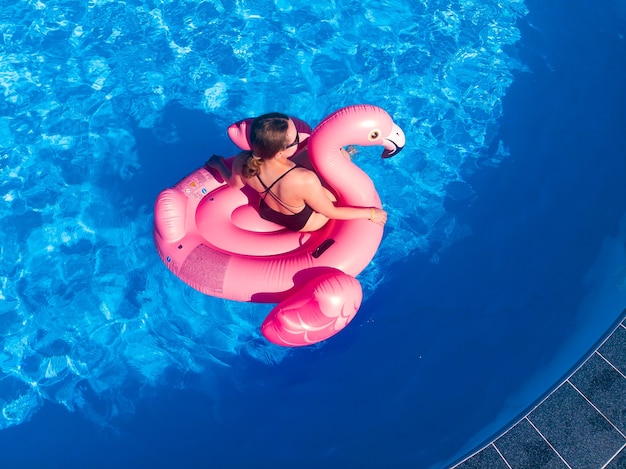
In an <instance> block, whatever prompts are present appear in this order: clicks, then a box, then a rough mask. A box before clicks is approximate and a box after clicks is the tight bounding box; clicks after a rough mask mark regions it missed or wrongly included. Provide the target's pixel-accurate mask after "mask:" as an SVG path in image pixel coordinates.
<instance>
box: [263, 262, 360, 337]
mask: <svg viewBox="0 0 626 469" xmlns="http://www.w3.org/2000/svg"><path fill="white" fill-rule="evenodd" d="M362 299H363V291H362V289H361V284H360V283H359V281H358V280H357V279H355V278H354V277H352V276H351V275H348V274H345V273H343V272H341V271H339V270H337V271H334V272H330V273H326V274H324V275H320V276H319V277H315V278H313V279H312V280H310V281H309V282H308V283H306V284H305V285H304V286H303V287H302V288H300V289H299V290H298V291H297V292H296V293H295V294H294V295H292V296H290V297H289V298H287V299H285V300H283V301H282V302H281V303H279V304H278V305H277V306H276V307H275V308H274V309H273V310H272V311H271V312H270V314H269V315H268V316H267V318H265V321H263V325H262V326H261V332H262V333H263V335H264V336H265V337H266V338H267V340H269V341H270V342H273V343H275V344H277V345H283V346H287V347H298V346H304V345H311V344H314V343H317V342H320V341H322V340H326V339H328V338H329V337H332V336H333V335H335V334H337V333H338V332H339V331H341V330H342V329H343V328H344V327H346V326H347V325H348V323H350V321H351V320H352V318H354V316H356V313H357V311H358V310H359V307H360V306H361V301H362Z"/></svg>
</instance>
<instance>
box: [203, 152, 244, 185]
mask: <svg viewBox="0 0 626 469" xmlns="http://www.w3.org/2000/svg"><path fill="white" fill-rule="evenodd" d="M241 158H242V153H239V154H238V155H237V156H235V159H234V160H233V166H232V169H231V168H229V167H228V165H227V164H226V162H225V161H224V157H223V156H219V155H213V156H211V158H209V161H207V162H206V163H205V165H206V166H208V167H210V168H213V169H215V170H216V171H217V172H218V173H220V176H222V178H224V182H226V184H228V185H229V186H231V187H234V188H235V189H241V188H242V187H243V186H244V185H245V182H244V180H243V178H242V177H241V164H242V162H241Z"/></svg>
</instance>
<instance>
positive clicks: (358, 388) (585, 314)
mask: <svg viewBox="0 0 626 469" xmlns="http://www.w3.org/2000/svg"><path fill="white" fill-rule="evenodd" d="M1 11H2V13H0V15H2V33H3V34H2V38H3V41H4V42H3V43H2V44H3V48H4V50H3V54H2V62H1V69H0V80H1V81H0V83H2V85H3V87H2V89H3V92H4V100H3V101H2V103H1V104H0V109H2V113H1V114H0V116H2V117H1V118H0V146H1V147H2V163H1V170H2V189H3V190H2V196H3V202H4V203H3V205H2V207H3V208H2V218H3V220H4V223H3V228H2V239H3V241H2V247H1V249H2V251H1V253H2V267H3V268H2V274H1V275H2V278H1V279H0V282H1V283H0V293H1V299H2V302H1V303H0V305H1V306H0V308H1V310H0V311H1V316H0V318H1V319H0V321H1V323H0V331H1V332H0V333H1V334H2V335H1V336H0V337H1V338H2V339H1V340H2V344H3V348H2V360H1V363H2V368H1V370H0V372H1V373H0V405H1V406H2V410H3V412H2V416H1V418H0V427H2V428H4V430H2V432H0V441H1V443H0V444H1V445H2V447H3V450H4V451H3V452H2V454H3V457H2V458H0V460H4V461H5V462H7V463H9V462H10V463H13V464H14V465H17V466H19V465H22V466H23V467H28V466H32V465H33V464H41V463H42V461H45V462H46V463H50V462H51V461H54V462H55V463H58V466H59V467H61V466H63V465H69V466H72V465H74V466H78V465H93V464H92V463H94V462H96V461H97V462H99V463H100V464H101V465H103V466H113V465H118V466H126V467H132V466H133V465H134V464H136V463H137V462H138V461H143V462H144V463H145V464H147V465H151V466H155V467H158V466H168V465H169V466H171V465H172V463H176V464H180V465H187V466H189V465H195V466H199V465H203V464H206V463H207V461H210V462H212V463H213V464H216V465H218V466H222V467H229V466H237V465H241V464H248V465H250V464H252V463H258V464H259V465H270V464H277V465H281V464H283V465H284V464H287V463H290V462H291V463H293V462H294V461H297V462H299V463H300V464H302V465H303V466H306V465H310V466H315V465H319V464H333V463H334V464H336V465H341V464H345V463H346V462H351V463H352V464H354V465H361V466H367V465H370V466H371V465H381V464H386V465H387V467H389V465H393V464H396V465H401V464H405V463H412V464H414V465H417V466H419V467H440V466H442V465H445V464H446V463H450V462H453V461H454V460H455V459H457V458H458V457H460V456H462V454H464V453H466V452H469V451H470V450H471V449H472V448H473V447H474V446H477V445H479V444H480V443H481V442H482V441H483V440H485V439H486V438H488V437H489V436H490V435H491V434H492V433H494V432H497V431H498V430H499V429H500V428H501V427H502V426H504V425H506V424H507V423H508V422H509V421H510V420H511V419H513V418H514V417H516V416H517V415H518V414H520V413H522V412H523V411H524V410H525V409H526V408H527V407H528V406H529V405H530V404H531V403H532V402H534V401H535V400H536V399H537V398H538V397H540V396H541V395H542V394H544V393H545V392H546V391H547V390H548V389H549V388H550V387H551V386H552V385H553V384H554V383H555V382H556V381H557V380H558V379H559V378H560V377H561V376H563V375H565V374H566V372H567V371H568V370H569V369H570V368H571V367H572V366H573V365H574V364H575V363H576V362H577V361H578V360H579V358H581V357H582V356H583V354H584V353H585V352H586V351H587V350H588V349H589V348H591V347H592V346H593V344H594V343H595V342H596V341H597V340H598V339H599V338H600V337H601V336H602V335H603V334H604V332H605V331H607V330H608V327H609V326H610V325H611V324H612V323H613V321H614V320H615V319H616V318H617V317H618V316H619V314H620V312H621V311H622V310H623V309H624V306H625V305H626V301H625V298H624V297H625V295H626V293H625V292H624V288H623V283H624V266H625V265H626V262H625V260H624V257H625V256H624V240H625V239H626V233H625V226H624V223H625V220H624V213H625V212H626V194H625V192H624V191H625V188H624V184H623V181H624V179H625V178H624V176H625V175H626V169H625V165H626V163H625V157H624V155H625V152H624V150H625V149H626V141H625V139H626V137H625V136H624V132H623V125H620V123H622V124H623V122H624V119H623V118H624V111H623V109H624V92H623V91H622V88H621V86H620V85H619V84H620V83H621V79H622V78H623V76H624V64H626V60H624V59H625V57H624V55H625V54H624V39H623V33H624V22H625V18H626V16H624V6H623V4H622V3H620V2H618V1H614V2H605V3H603V4H602V5H601V6H599V7H593V8H592V7H588V6H586V5H585V4H584V2H574V3H571V2H570V3H568V7H567V9H565V7H563V8H559V7H557V6H554V7H547V6H545V5H541V4H539V2H534V1H526V2H520V1H507V2H491V1H482V2H474V1H461V2H443V1H428V2H426V1H423V2H405V1H398V2H382V3H381V2H376V3H374V2H358V3H357V2H334V3H333V8H332V9H328V8H323V7H320V6H314V5H309V4H308V3H306V2H291V3H287V2H281V1H276V2H265V1H255V2H249V3H248V2H242V1H237V2H226V1H221V2H220V1H213V2H176V3H174V2H133V3H129V2H126V3H119V2H105V1H92V2H89V3H87V4H85V5H81V4H80V3H79V2H72V1H58V0H57V1H52V2H48V3H43V2H30V3H28V2H20V3H12V4H10V5H9V2H8V1H4V2H3V5H2V9H1ZM354 102H371V103H373V104H378V105H381V106H383V107H384V108H385V109H386V110H387V111H389V112H390V114H392V116H394V119H395V120H396V121H397V122H398V123H400V125H402V126H403V128H404V130H405V133H406V135H407V141H408V143H407V148H405V150H404V152H403V153H401V154H400V155H398V157H397V158H394V159H392V160H389V161H388V162H384V164H382V163H380V162H379V161H378V160H377V159H374V158H368V152H367V151H366V150H363V151H362V152H361V154H360V155H359V156H358V157H357V162H358V163H359V164H360V165H362V166H363V167H364V169H365V170H366V171H367V172H368V173H369V174H371V175H372V177H373V179H374V181H375V183H376V184H377V187H378V188H379V191H380V194H381V197H382V199H383V201H384V204H385V207H386V208H387V209H388V211H389V214H390V222H389V224H388V226H387V230H386V235H385V238H384V240H383V244H382V246H381V249H380V251H379V253H378V255H377V257H376V258H375V259H374V262H373V263H372V265H371V266H370V267H369V268H368V269H367V270H366V271H365V272H364V273H363V274H362V276H361V278H360V280H361V282H362V284H363V285H364V290H365V300H364V304H363V306H362V308H361V311H360V312H359V315H358V316H357V318H356V319H355V321H354V322H353V323H352V324H351V326H350V327H349V328H348V329H346V330H345V331H343V332H342V333H341V334H340V335H338V336H337V337H335V338H333V339H332V340H330V341H328V342H327V343H325V344H323V345H321V346H318V347H312V348H310V349H303V350H295V351H294V350H285V349H281V348H278V347H274V346H270V345H269V344H267V343H266V342H265V341H264V340H263V339H262V338H261V336H260V334H259V331H258V325H259V324H260V322H261V321H262V319H263V318H264V316H265V314H266V313H267V306H264V305H249V304H236V303H230V302H225V301H219V300H216V299H212V298H207V297H204V296H202V295H200V294H198V293H196V292H194V291H192V290H190V289H189V288H187V287H186V286H184V285H183V284H181V283H180V282H179V281H177V280H176V279H175V278H173V276H172V275H170V274H169V272H167V271H166V269H165V268H164V267H163V266H162V264H161V263H160V260H159V259H158V256H157V255H156V253H155V252H154V248H153V245H152V240H151V235H150V233H151V225H152V218H151V210H152V203H153V201H154V198H155V196H156V194H157V193H158V192H159V191H160V190H161V189H162V188H164V187H166V186H169V185H172V184H173V183H175V182H176V181H177V179H178V178H180V177H182V176H183V175H185V174H187V173H188V172H189V171H190V170H191V169H193V168H195V167H197V166H198V165H199V163H201V162H203V161H204V159H205V158H206V156H207V155H208V154H210V153H223V154H229V153H230V152H232V151H233V150H234V149H233V148H232V147H231V146H230V145H229V144H228V143H227V142H226V135H225V127H226V125H227V124H229V123H231V122H232V121H235V120H238V119H240V118H241V117H245V116H250V115H254V114H257V113H260V112H263V111H266V110H273V109H276V110H281V111H286V112H289V113H291V114H294V115H297V116H299V117H301V118H303V119H305V120H307V121H309V122H310V123H312V124H315V123H317V122H319V121H320V120H321V119H322V118H323V117H324V116H325V115H326V114H328V113H330V112H331V111H333V110H334V109H336V108H338V107H340V106H343V105H345V104H350V103H354ZM172 161H175V162H176V166H175V167H174V168H172V167H171V164H172ZM620 285H621V287H620ZM66 409H69V410H71V411H73V412H71V413H69V412H67V410H66ZM33 441H37V442H38V447H39V451H38V452H37V453H36V454H35V453H33V452H32V451H27V449H28V448H30V447H31V445H32V442H33Z"/></svg>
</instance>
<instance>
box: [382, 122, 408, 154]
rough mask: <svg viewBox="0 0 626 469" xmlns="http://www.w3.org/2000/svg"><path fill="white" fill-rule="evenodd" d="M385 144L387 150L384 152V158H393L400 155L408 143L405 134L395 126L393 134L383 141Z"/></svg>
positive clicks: (392, 130)
mask: <svg viewBox="0 0 626 469" xmlns="http://www.w3.org/2000/svg"><path fill="white" fill-rule="evenodd" d="M383 142H384V143H383V146H384V147H385V149H384V150H383V154H382V155H381V156H382V157H383V158H391V157H392V156H395V155H397V154H398V153H400V151H401V150H402V149H403V148H404V144H405V143H406V140H405V138H404V132H403V131H402V129H401V128H400V127H398V126H397V125H396V124H393V128H392V129H391V133H390V134H389V135H388V136H387V137H385V138H384V139H383Z"/></svg>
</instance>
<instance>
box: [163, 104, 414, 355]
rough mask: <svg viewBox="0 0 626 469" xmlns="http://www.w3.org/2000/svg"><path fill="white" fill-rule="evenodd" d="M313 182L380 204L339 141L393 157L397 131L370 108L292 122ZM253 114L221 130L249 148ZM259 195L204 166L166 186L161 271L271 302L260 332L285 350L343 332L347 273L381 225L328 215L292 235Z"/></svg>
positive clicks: (357, 268) (359, 266)
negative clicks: (311, 122) (303, 142)
mask: <svg viewBox="0 0 626 469" xmlns="http://www.w3.org/2000/svg"><path fill="white" fill-rule="evenodd" d="M293 120H294V122H295V123H296V127H297V128H298V131H299V132H300V133H301V139H302V138H303V137H304V136H305V135H306V134H310V137H309V138H308V150H309V156H310V159H311V162H312V164H313V166H314V167H315V170H316V171H317V173H318V175H319V176H320V178H321V179H322V180H323V181H325V183H326V184H327V186H328V187H330V188H331V190H332V191H333V192H334V193H335V194H336V196H337V205H343V206H347V205H350V206H357V207H381V201H380V197H379V196H378V193H377V192H376V188H375V187H374V184H373V182H372V180H371V179H370V178H369V177H368V176H367V174H365V173H364V172H363V171H362V170H361V169H360V168H359V167H357V166H356V165H355V164H354V163H352V162H351V161H349V160H348V159H346V158H345V157H344V156H343V155H342V154H341V148H342V147H344V146H346V145H360V146H373V145H379V146H382V147H384V150H383V155H382V156H383V158H386V157H389V156H393V155H395V154H397V153H398V152H399V151H400V150H401V149H402V148H403V146H404V143H405V137H404V134H403V132H402V130H401V129H400V127H398V126H397V125H396V124H394V122H393V120H392V119H391V117H390V116H389V114H388V113H387V112H386V111H384V110H383V109H381V108H379V107H377V106H372V105H354V106H348V107H345V108H342V109H339V110H338V111H336V112H334V113H332V114H331V115H329V116H328V117H326V118H325V119H324V120H323V121H322V122H321V123H320V124H319V125H318V126H317V127H316V128H315V130H313V131H312V132H311V128H310V127H309V126H308V125H307V124H306V123H305V122H303V121H300V120H298V119H293ZM250 122H251V119H246V120H243V121H240V122H237V123H235V124H233V125H231V126H230V127H229V129H228V133H229V136H230V138H231V139H232V140H233V142H234V143H235V144H236V145H237V146H238V147H239V148H241V149H243V150H248V149H249V148H250V146H249V142H248V126H249V124H250ZM258 197H259V196H258V194H256V192H254V191H253V190H251V189H249V188H247V187H246V188H244V189H241V190H237V189H233V188H231V187H229V186H228V185H226V184H225V183H224V182H223V181H222V180H221V178H220V177H219V176H218V175H216V174H214V173H213V172H212V171H209V170H207V169H206V168H205V167H202V168H199V169H197V170H195V171H194V172H192V173H191V174H189V175H188V176H186V177H185V178H183V179H182V180H181V181H180V182H178V183H177V184H176V185H175V186H174V187H171V188H169V189H165V190H164V191H163V192H161V193H160V194H159V196H158V198H157V201H156V204H155V211H154V212H155V214H154V239H155V244H156V247H157V250H158V252H159V255H160V256H161V259H162V260H163V262H164V263H165V264H166V265H167V267H168V268H169V269H170V270H171V271H172V272H173V273H174V274H175V275H176V276H178V277H179V278H180V279H181V280H183V281H184V282H185V283H187V284H188V285H190V286H191V287H193V288H195V289H197V290H199V291H201V292H202V293H205V294H207V295H211V296H215V297H219V298H226V299H230V300H236V301H252V302H257V303H278V304H277V305H276V306H275V307H274V309H272V311H271V312H270V313H269V315H268V316H267V318H266V319H265V321H264V322H263V325H262V326H261V330H262V333H263V335H264V336H265V337H266V338H267V339H268V340H269V341H271V342H273V343H275V344H279V345H283V346H303V345H310V344H314V343H317V342H320V341H322V340H325V339H327V338H329V337H331V336H333V335H334V334H336V333H337V332H339V331H340V330H342V329H343V328H344V327H346V325H348V323H349V322H350V321H351V320H352V318H354V316H355V315H356V312H357V311H358V309H359V307H360V305H361V301H362V290H361V285H360V283H359V281H358V280H357V279H356V278H355V277H356V276H357V275H358V274H359V273H361V272H362V271H363V269H365V267H366V266H367V265H368V264H369V263H370V261H371V260H372V258H373V257H374V255H375V253H376V251H377V249H378V246H379V245H380V243H381V241H382V237H383V227H382V226H380V225H377V224H375V223H372V222H370V221H368V220H351V221H339V220H331V221H329V222H328V223H327V224H326V225H325V226H324V227H323V228H322V229H320V230H318V231H315V232H310V233H299V232H292V231H288V230H286V229H284V228H283V227H281V226H279V225H276V224H274V223H271V222H268V221H266V220H263V219H262V218H261V217H260V216H259V215H258V213H257V211H256V209H255V207H256V206H258Z"/></svg>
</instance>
